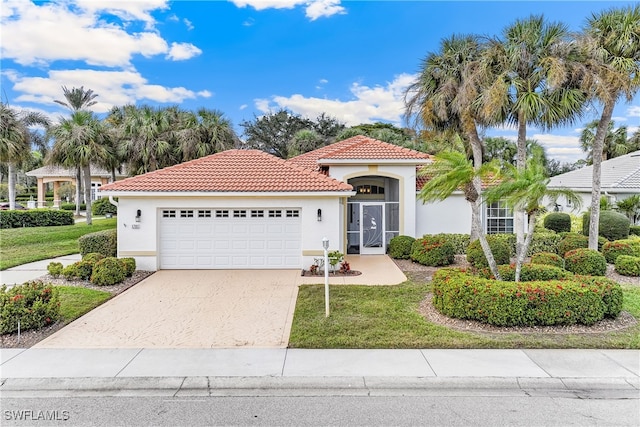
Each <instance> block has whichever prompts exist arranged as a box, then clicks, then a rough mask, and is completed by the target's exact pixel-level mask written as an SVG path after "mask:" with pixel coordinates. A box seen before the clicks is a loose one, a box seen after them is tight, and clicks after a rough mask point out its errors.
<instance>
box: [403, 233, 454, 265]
mask: <svg viewBox="0 0 640 427" xmlns="http://www.w3.org/2000/svg"><path fill="white" fill-rule="evenodd" d="M411 259H412V260H413V261H415V262H417V263H420V264H422V265H428V266H431V267H439V266H443V265H451V264H453V261H454V260H455V249H454V247H453V245H452V244H451V242H450V241H449V240H447V238H446V237H445V236H444V235H441V234H436V235H425V236H424V237H422V238H420V239H416V241H415V242H413V245H412V247H411Z"/></svg>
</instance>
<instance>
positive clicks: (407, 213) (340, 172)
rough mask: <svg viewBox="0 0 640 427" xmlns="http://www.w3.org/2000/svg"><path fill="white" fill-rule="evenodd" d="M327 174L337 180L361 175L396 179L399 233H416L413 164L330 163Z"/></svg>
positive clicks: (414, 174)
mask: <svg viewBox="0 0 640 427" xmlns="http://www.w3.org/2000/svg"><path fill="white" fill-rule="evenodd" d="M329 175H330V176H331V177H332V178H335V179H337V180H340V181H343V182H348V181H349V179H351V178H356V177H361V176H385V177H389V178H395V179H398V180H399V181H400V182H399V188H400V198H399V202H400V206H401V210H402V216H401V218H400V234H404V235H408V236H413V235H415V234H416V216H415V215H416V194H415V188H416V168H415V165H409V166H401V165H377V166H376V165H344V166H343V165H331V166H330V168H329Z"/></svg>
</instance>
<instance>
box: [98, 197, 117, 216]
mask: <svg viewBox="0 0 640 427" xmlns="http://www.w3.org/2000/svg"><path fill="white" fill-rule="evenodd" d="M91 212H92V213H93V214H94V215H101V216H104V215H106V214H112V215H116V214H117V213H118V208H117V206H114V205H112V204H111V202H109V198H108V197H101V198H100V199H98V200H95V201H94V202H93V203H91Z"/></svg>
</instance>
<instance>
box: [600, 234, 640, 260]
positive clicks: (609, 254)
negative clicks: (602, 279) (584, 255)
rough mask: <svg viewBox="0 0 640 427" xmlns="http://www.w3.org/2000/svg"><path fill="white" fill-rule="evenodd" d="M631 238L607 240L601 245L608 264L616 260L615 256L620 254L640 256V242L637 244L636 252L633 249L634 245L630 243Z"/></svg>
mask: <svg viewBox="0 0 640 427" xmlns="http://www.w3.org/2000/svg"><path fill="white" fill-rule="evenodd" d="M631 242H632V241H631V240H628V239H627V240H616V241H613V242H607V243H605V244H604V245H603V246H602V254H603V255H604V257H605V259H606V260H607V262H608V263H609V264H613V263H615V262H616V258H618V256H620V255H629V256H636V255H638V256H640V244H639V245H638V248H639V250H638V253H637V254H636V251H635V250H634V249H635V247H634V245H633V244H632V243H631Z"/></svg>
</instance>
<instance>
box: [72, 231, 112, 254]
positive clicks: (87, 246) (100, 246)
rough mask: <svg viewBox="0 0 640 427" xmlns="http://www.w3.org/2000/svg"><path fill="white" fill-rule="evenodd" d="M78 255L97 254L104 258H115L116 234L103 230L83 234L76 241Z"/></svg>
mask: <svg viewBox="0 0 640 427" xmlns="http://www.w3.org/2000/svg"><path fill="white" fill-rule="evenodd" d="M78 247H79V248H80V254H81V255H85V254H89V253H91V252H98V253H101V254H102V255H104V256H106V257H115V256H116V253H117V251H118V233H117V231H116V230H115V229H114V230H103V231H97V232H95V233H89V234H85V235H84V236H82V237H80V238H79V239H78Z"/></svg>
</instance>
